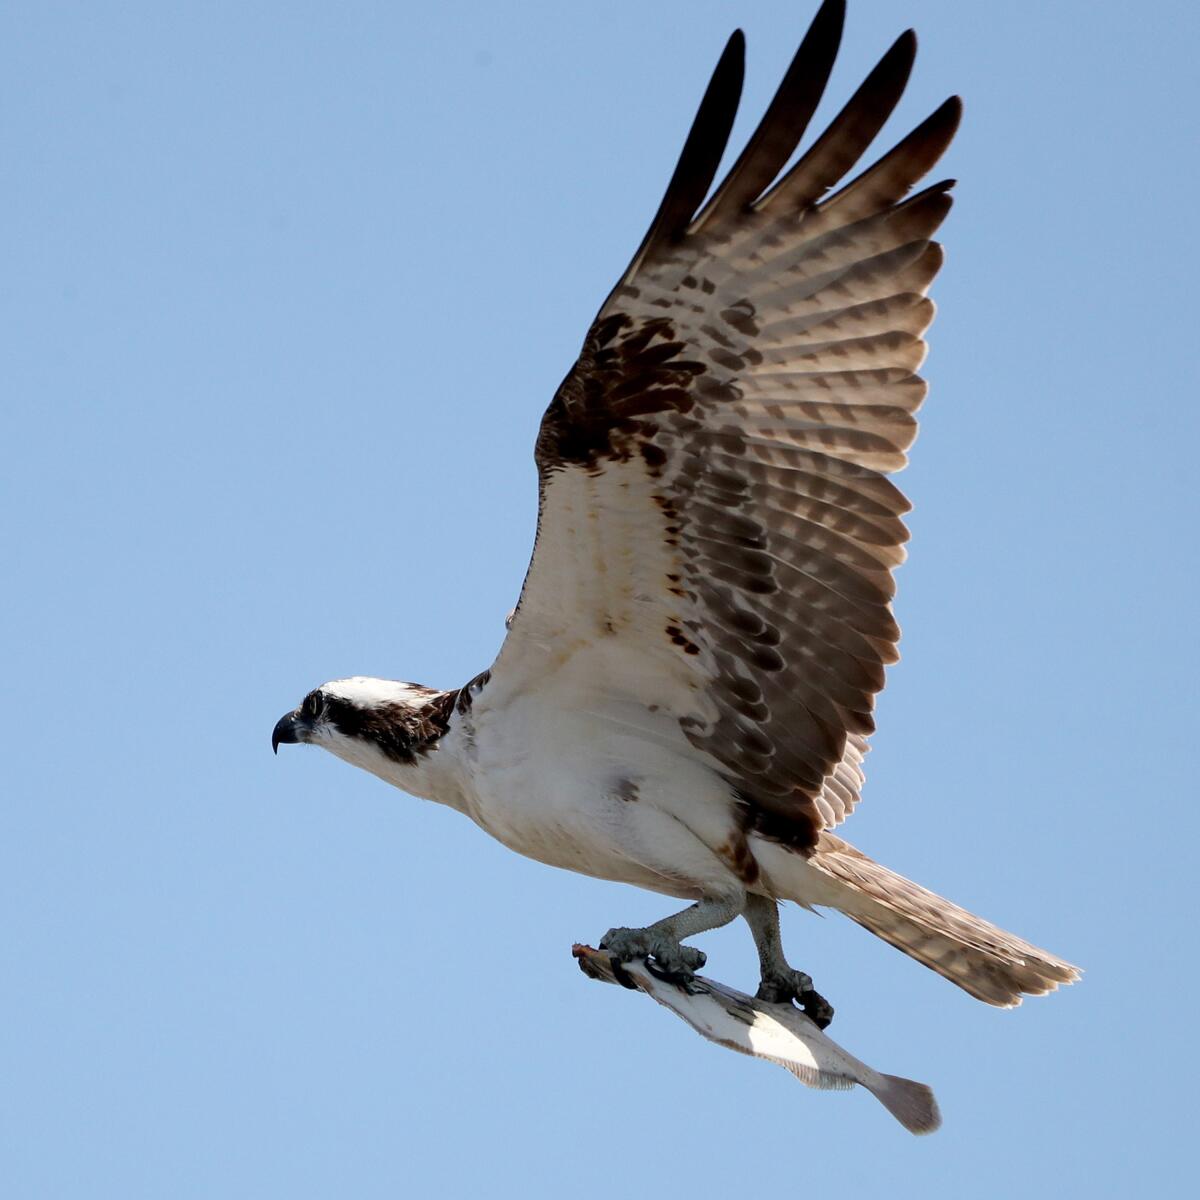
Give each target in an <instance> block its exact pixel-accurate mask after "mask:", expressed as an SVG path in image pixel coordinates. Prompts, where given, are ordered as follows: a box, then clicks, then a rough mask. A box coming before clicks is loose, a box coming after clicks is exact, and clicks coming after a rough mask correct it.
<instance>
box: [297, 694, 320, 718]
mask: <svg viewBox="0 0 1200 1200" xmlns="http://www.w3.org/2000/svg"><path fill="white" fill-rule="evenodd" d="M322 704H323V701H322V697H321V693H320V692H319V691H318V692H309V693H308V695H307V696H305V697H304V703H303V704H302V705H300V715H301V716H303V717H310V718H311V717H316V716H318V715H319V714H320V712H321V708H322Z"/></svg>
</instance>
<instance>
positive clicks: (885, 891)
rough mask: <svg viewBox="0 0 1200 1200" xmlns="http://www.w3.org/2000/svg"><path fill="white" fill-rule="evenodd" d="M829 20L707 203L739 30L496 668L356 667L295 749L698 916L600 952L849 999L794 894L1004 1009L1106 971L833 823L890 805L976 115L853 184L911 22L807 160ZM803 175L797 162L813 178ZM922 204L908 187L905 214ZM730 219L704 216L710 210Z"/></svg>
mask: <svg viewBox="0 0 1200 1200" xmlns="http://www.w3.org/2000/svg"><path fill="white" fill-rule="evenodd" d="M844 15H845V4H844V0H825V3H823V4H822V5H821V8H820V10H819V11H818V13H817V15H816V17H815V19H814V20H813V23H812V26H811V27H810V29H809V31H808V33H807V34H806V36H805V37H804V40H803V42H802V44H801V46H800V48H799V50H798V51H797V52H796V55H795V58H794V59H793V60H792V62H791V65H790V66H789V68H788V70H787V73H786V75H785V76H784V79H783V82H782V83H781V84H780V87H779V90H778V91H777V92H776V94H775V97H774V99H773V100H772V101H771V104H770V106H769V107H768V109H767V111H766V113H765V115H764V116H763V118H762V121H761V122H760V123H759V125H758V128H757V129H756V130H755V131H754V133H753V134H752V135H751V137H750V139H749V141H748V143H747V144H746V147H745V149H744V150H743V151H742V153H741V155H740V156H739V157H738V159H737V161H736V162H735V163H734V165H733V167H732V168H731V169H730V171H729V173H728V175H726V176H725V178H724V179H723V180H722V181H721V182H720V184H719V185H718V186H717V187H716V189H715V190H713V191H712V192H711V194H710V188H711V185H712V183H713V179H714V177H715V175H716V172H717V167H718V164H719V162H720V160H721V156H722V153H723V151H724V149H725V145H726V142H727V140H728V137H729V133H730V129H731V127H732V125H733V120H734V114H735V112H736V110H737V105H738V99H739V95H740V92H741V86H742V75H743V61H744V46H745V41H744V38H743V35H742V33H741V32H740V31H738V32H735V33H734V34H733V36H732V37H731V38H730V39H729V42H728V45H727V46H726V47H725V50H724V53H723V54H722V55H721V58H720V61H719V62H718V64H717V67H716V70H715V71H714V73H713V76H712V80H711V82H710V83H709V85H708V89H707V91H706V92H705V94H704V98H703V100H702V101H701V104H700V108H699V111H698V113H697V115H696V118H695V121H694V122H693V124H692V128H691V131H690V132H689V134H688V137H687V140H686V142H685V144H684V147H683V151H682V154H681V156H680V159H679V162H678V165H677V166H676V168H675V172H674V174H673V175H672V177H671V180H670V183H669V184H668V186H667V191H666V195H665V196H664V197H663V200H662V203H661V204H660V206H659V209H658V212H657V213H656V214H655V216H654V219H653V221H652V222H651V225H650V229H649V231H648V232H647V233H646V236H645V238H644V239H643V241H642V244H641V246H640V247H639V248H638V250H637V252H636V254H634V256H633V260H632V262H630V264H629V266H628V267H627V268H626V270H625V272H624V274H623V275H622V276H621V277H620V280H619V282H618V283H617V285H616V287H615V288H614V289H613V291H612V293H611V295H610V296H609V297H608V299H607V300H606V301H605V302H604V304H603V305H602V306H601V308H600V311H599V313H598V314H597V316H596V318H595V320H594V321H593V323H592V326H591V328H590V329H589V330H588V331H587V335H586V337H585V338H584V341H583V348H582V350H581V351H580V353H579V358H578V360H577V361H576V362H575V364H574V366H572V367H571V369H570V371H569V372H568V373H567V376H566V378H565V379H564V380H563V382H562V384H561V386H560V387H559V389H558V391H557V392H556V393H555V395H554V398H553V400H552V401H551V402H550V406H549V408H548V409H547V410H546V413H545V416H544V417H543V418H542V423H541V427H540V429H539V432H538V436H537V444H536V451H535V457H536V462H537V470H538V490H539V498H540V507H539V512H538V523H537V535H536V539H535V543H534V552H533V559H532V561H531V563H530V565H529V570H528V573H527V574H526V577H525V583H524V586H523V588H522V591H521V596H520V600H519V603H518V604H517V607H516V609H515V611H514V612H513V614H512V615H511V617H510V619H509V622H508V632H507V636H506V637H505V639H504V643H503V645H502V647H501V649H500V653H499V655H498V657H497V658H496V660H495V662H494V663H493V664H492V667H491V669H490V670H487V671H484V672H483V673H482V674H480V675H478V676H476V677H475V678H474V679H473V680H471V681H470V682H469V683H467V684H466V685H465V686H463V687H461V688H457V689H452V690H449V691H442V690H439V689H436V688H429V687H423V686H419V685H417V684H412V683H401V682H396V681H393V680H386V679H370V678H363V677H355V678H350V679H339V680H335V681H333V682H331V683H326V684H323V685H322V686H321V687H318V688H316V689H315V690H313V691H311V692H309V693H308V695H307V696H305V697H304V700H303V702H302V703H301V704H300V706H299V707H298V708H296V709H295V710H294V711H293V712H290V713H288V714H286V715H285V716H284V717H283V718H282V719H281V720H280V721H279V723H278V724H277V725H276V726H275V730H274V734H273V737H272V743H273V745H274V747H275V748H276V750H277V749H278V747H279V745H280V743H294V742H303V743H308V744H310V745H314V746H321V747H323V748H325V749H326V750H329V751H331V752H332V753H333V754H336V755H337V756H338V757H339V758H342V759H345V760H346V761H347V762H349V763H352V764H354V765H355V766H358V767H362V768H364V769H365V770H367V771H370V772H371V773H373V774H375V775H377V776H379V777H380V778H382V779H384V780H386V781H387V782H388V783H391V784H394V785H395V786H396V787H398V788H401V789H403V790H404V791H406V792H409V793H412V794H414V795H416V796H420V797H424V798H426V799H429V800H434V801H437V802H439V803H441V804H446V805H449V806H450V807H451V808H454V809H457V810H458V811H459V812H461V813H464V814H465V815H466V816H468V817H470V818H471V819H472V820H473V821H474V822H475V823H476V824H478V825H479V826H480V827H481V828H483V829H484V830H485V831H486V832H487V833H489V834H491V835H492V836H493V837H495V838H497V839H498V840H499V841H501V842H503V843H504V844H505V845H506V846H508V847H509V848H510V849H512V850H515V851H517V853H519V854H524V855H527V856H528V857H530V858H534V859H537V860H539V861H541V862H544V863H548V864H550V865H551V866H556V867H563V868H566V869H567V870H571V871H578V872H581V873H583V874H585V875H592V876H596V877H598V878H601V879H608V880H614V881H618V882H622V883H629V884H633V885H635V886H638V887H642V888H648V889H650V890H651V891H655V892H661V893H663V894H664V895H666V896H671V897H676V898H678V899H680V900H686V901H689V902H690V903H689V904H688V906H687V907H686V908H684V909H683V910H682V911H681V912H676V913H674V914H673V915H670V916H667V917H664V918H663V919H662V920H660V921H657V922H655V923H654V924H652V925H649V926H647V927H645V928H641V929H633V928H623V927H622V928H615V929H611V930H609V931H608V933H607V934H606V935H605V936H604V938H603V939H602V940H601V943H600V944H601V946H602V947H603V948H605V949H608V950H609V951H611V952H612V953H613V954H614V955H616V956H617V957H618V959H623V960H630V959H634V958H637V959H641V958H646V957H651V958H652V959H653V960H654V961H655V965H656V969H657V970H659V971H660V972H665V973H668V974H669V975H670V976H672V977H675V978H679V979H685V980H686V979H687V978H688V976H689V975H690V974H691V973H692V972H694V971H695V970H696V969H698V968H699V967H700V966H702V965H703V963H704V957H705V956H704V954H703V953H702V952H701V951H699V950H698V949H696V948H695V947H693V946H689V945H686V944H684V943H685V940H686V939H688V938H691V937H693V936H695V935H696V934H700V933H703V932H704V931H706V930H710V929H715V928H717V927H719V926H722V925H725V924H727V923H728V922H730V921H733V920H734V919H735V918H737V917H742V918H744V919H745V921H746V923H747V924H748V925H749V927H750V931H751V933H752V934H753V936H754V940H755V943H756V945H757V948H758V954H759V959H760V963H761V970H762V980H761V984H760V987H759V991H758V996H759V998H760V999H763V1000H767V1001H771V1002H777V1003H790V1002H792V1001H796V1002H797V1003H798V1004H799V1005H800V1006H801V1007H802V1008H803V1009H804V1011H805V1012H806V1013H807V1014H808V1015H809V1016H811V1017H812V1018H813V1019H814V1020H815V1021H817V1023H818V1024H820V1025H822V1026H824V1025H826V1024H828V1022H829V1019H830V1018H831V1016H832V1012H833V1010H832V1008H831V1007H830V1006H829V1004H828V1003H827V1002H826V1001H825V1000H824V999H823V998H822V997H821V996H820V995H819V993H817V992H816V991H815V990H814V988H813V983H812V980H811V979H810V977H809V976H808V975H807V974H805V973H804V972H803V971H800V970H796V969H794V968H793V967H792V966H791V965H790V964H789V963H788V961H787V959H786V958H785V956H784V952H783V947H782V944H781V941H780V930H779V914H778V904H779V901H781V900H791V901H795V902H797V903H799V904H802V905H804V906H806V907H814V906H823V907H828V908H834V909H837V910H839V911H840V912H843V913H845V914H846V915H847V916H848V917H850V919H851V920H853V921H856V922H857V923H858V924H860V925H862V926H865V927H866V928H867V929H869V930H870V931H871V932H872V933H874V934H876V935H878V936H879V937H881V938H883V939H884V940H885V941H887V942H890V943H891V944H892V945H893V946H896V947H898V948H899V949H900V950H903V951H904V953H906V954H908V955H910V956H911V957H913V958H915V959H916V960H917V961H918V962H921V963H924V964H925V966H927V967H930V968H932V969H933V970H934V971H937V972H938V973H939V974H940V975H943V976H945V977H946V978H947V979H949V980H950V981H951V982H952V983H956V984H957V985H958V986H959V987H961V988H963V989H965V990H966V991H967V992H969V993H970V994H971V995H972V996H976V997H978V998H979V999H980V1000H984V1001H986V1002H988V1003H989V1004H996V1005H1001V1006H1006V1007H1007V1006H1012V1005H1015V1004H1018V1003H1020V999H1021V996H1022V995H1023V994H1033V995H1038V994H1042V993H1045V992H1049V991H1052V990H1053V989H1054V988H1055V987H1057V986H1058V985H1059V984H1063V983H1070V982H1072V981H1073V980H1075V979H1076V978H1078V976H1079V971H1078V969H1077V968H1075V967H1073V966H1071V965H1070V964H1069V963H1067V962H1064V961H1063V960H1062V959H1060V958H1057V957H1055V956H1054V955H1052V954H1050V953H1048V952H1047V951H1045V950H1040V949H1038V948H1037V947H1036V946H1033V945H1031V944H1030V943H1028V942H1026V941H1024V940H1022V939H1021V938H1018V937H1016V936H1014V935H1012V934H1009V933H1006V932H1005V931H1004V930H1002V929H999V928H998V927H996V926H995V925H992V924H990V923H989V922H987V921H985V920H983V919H981V918H979V917H976V916H974V915H973V914H972V913H969V912H967V911H966V910H964V909H962V908H959V907H958V906H956V905H954V904H951V903H950V902H949V901H947V900H944V899H942V898H941V897H940V896H937V895H935V894H934V893H932V892H930V891H927V890H926V889H925V888H922V887H920V886H918V885H917V884H915V883H912V882H911V881H909V880H907V879H905V878H903V877H902V876H900V875H898V874H896V873H895V872H893V871H890V870H888V869H887V868H886V867H884V866H881V865H880V864H879V863H877V862H874V861H873V860H872V859H870V858H868V857H867V856H866V855H865V854H863V853H861V852H860V851H859V850H856V849H855V848H854V847H853V846H851V845H850V844H849V843H848V842H846V841H844V840H843V839H842V838H840V837H838V836H837V835H836V834H834V833H833V830H834V829H835V828H836V827H837V826H838V825H839V824H840V823H841V822H842V821H843V820H844V818H845V817H846V816H847V815H848V814H849V813H850V812H851V811H852V810H853V808H854V807H855V805H856V804H857V803H858V800H859V793H860V791H861V789H862V785H863V779H864V776H863V760H864V757H865V755H866V753H867V748H868V747H867V738H868V737H869V735H870V734H871V732H872V730H873V729H874V722H873V719H872V709H873V707H874V700H875V695H876V693H877V692H879V691H880V689H881V688H882V687H883V683H884V669H885V667H886V666H887V665H888V664H889V663H891V662H894V661H895V660H896V658H897V654H896V643H897V641H898V638H899V628H898V626H897V624H896V621H895V619H894V618H893V615H892V608H891V599H892V595H893V592H894V582H893V571H894V569H895V568H896V567H897V566H898V565H899V564H900V562H901V561H902V560H903V558H904V553H905V552H904V543H905V540H906V538H907V530H906V529H905V526H904V524H903V521H902V516H903V514H904V513H905V512H906V511H907V509H908V507H909V506H908V504H907V502H906V501H905V499H904V496H903V495H902V494H901V493H900V491H899V490H898V489H897V488H896V486H895V485H894V484H893V483H892V482H891V480H890V478H889V476H890V475H891V474H892V473H894V472H896V471H898V470H899V469H900V468H901V467H903V466H904V464H905V461H906V456H905V451H906V450H907V448H908V447H909V446H910V445H911V443H912V441H913V438H914V436H915V434H916V420H915V417H914V413H915V412H916V410H917V408H918V406H919V405H920V403H921V401H922V399H923V398H924V395H925V383H924V382H923V380H922V379H921V378H920V376H919V375H917V373H916V372H917V369H918V367H919V366H920V364H921V362H922V360H923V359H924V357H925V342H924V340H923V338H922V334H923V332H924V331H925V329H926V328H927V327H928V326H929V324H930V321H931V320H932V318H933V311H934V309H933V304H932V303H931V302H930V301H929V300H928V299H927V298H926V296H925V293H926V291H927V289H928V287H929V285H930V283H931V281H932V280H933V278H934V276H935V275H936V274H937V271H938V268H939V267H940V265H941V262H942V251H941V248H940V246H939V245H938V243H937V242H935V241H933V240H932V239H933V235H934V233H935V231H936V230H937V228H938V226H939V225H940V224H941V222H942V220H943V218H944V217H945V216H946V213H947V211H948V210H949V208H950V194H949V193H950V189H951V186H952V182H953V181H952V180H942V181H940V182H937V183H933V184H931V185H927V186H925V187H924V188H923V190H920V191H917V192H915V193H912V189H913V186H914V185H915V184H916V183H917V181H918V180H920V179H922V177H924V176H925V175H926V174H927V173H928V172H929V171H930V170H931V169H932V167H933V166H934V164H935V163H936V162H937V161H938V159H939V158H940V157H941V155H942V153H943V151H944V150H945V149H946V147H947V146H948V145H949V143H950V140H951V138H952V137H953V135H954V132H955V129H956V128H957V126H958V121H959V115H960V111H961V105H960V102H959V100H958V99H957V98H956V97H955V98H951V99H950V100H947V101H946V102H945V103H944V104H943V105H942V106H941V107H940V108H938V109H937V110H936V111H935V112H934V113H933V114H932V115H931V116H930V117H928V118H927V119H926V120H925V121H923V122H922V123H921V124H920V125H918V126H917V127H916V128H915V129H914V130H913V131H912V132H911V133H910V134H908V136H907V137H905V138H903V139H902V140H901V141H900V142H899V143H898V144H897V145H896V146H895V147H894V148H893V149H891V150H890V151H888V153H886V154H884V155H883V157H882V158H880V159H879V160H878V161H877V162H875V163H873V164H872V165H871V166H869V167H867V168H866V169H865V170H862V171H861V173H859V174H857V175H855V176H854V177H853V178H850V179H849V180H848V181H847V177H848V176H849V175H850V174H851V172H853V171H854V169H855V166H856V164H857V163H858V161H859V159H860V157H861V156H862V155H863V153H864V152H865V151H866V149H867V147H868V145H869V144H870V143H871V142H872V140H873V139H874V138H875V136H876V134H877V133H878V132H879V130H880V128H881V127H882V125H883V124H884V122H885V121H886V120H887V118H888V116H889V115H890V114H891V112H892V110H893V108H894V107H895V105H896V103H897V101H898V100H899V99H900V95H901V93H902V92H903V90H904V87H905V84H906V82H907V80H908V76H909V72H910V69H911V67H912V63H913V57H914V53H915V49H916V39H915V37H914V35H913V34H912V32H911V31H910V32H907V33H904V34H902V35H901V36H900V37H899V38H898V39H897V41H896V42H895V44H894V45H893V46H892V47H891V49H889V50H888V51H887V53H886V54H885V55H884V56H883V58H882V59H881V60H880V62H879V64H878V65H877V66H876V67H875V69H874V70H873V71H871V73H870V74H869V75H868V76H867V78H866V80H865V81H864V82H863V84H862V86H861V87H859V89H858V90H857V91H856V92H855V93H854V94H853V96H851V97H850V99H849V100H848V101H847V102H846V105H845V107H844V108H843V109H842V110H841V111H840V112H839V113H838V114H837V116H836V117H834V118H833V120H832V122H830V124H829V126H828V127H827V128H826V129H825V130H824V131H823V132H821V133H820V134H818V135H817V136H816V137H814V138H813V139H812V141H811V143H810V144H809V145H808V146H807V148H806V149H804V150H803V152H802V153H801V154H800V156H799V158H798V159H797V161H796V162H795V164H794V165H793V166H791V167H787V164H788V162H789V160H790V159H791V157H792V154H793V151H795V149H796V147H797V146H798V144H799V143H800V141H801V138H802V137H803V135H804V133H805V131H806V128H807V126H808V124H809V122H810V120H811V118H812V116H813V113H814V111H815V109H816V107H817V105H818V102H819V101H820V99H821V97H822V94H823V92H824V89H825V85H826V82H827V80H828V78H829V73H830V70H831V69H832V66H833V62H834V58H835V56H836V53H837V49H838V44H839V42H840V40H841V33H842V25H843V20H844ZM785 168H786V169H785ZM910 193H912V194H910ZM706 197H707V199H706Z"/></svg>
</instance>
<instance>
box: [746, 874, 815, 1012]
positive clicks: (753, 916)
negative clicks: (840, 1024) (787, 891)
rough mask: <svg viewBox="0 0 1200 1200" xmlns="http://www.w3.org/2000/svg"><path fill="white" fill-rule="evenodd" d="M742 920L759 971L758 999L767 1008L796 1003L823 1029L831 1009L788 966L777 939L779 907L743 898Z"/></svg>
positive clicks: (767, 901)
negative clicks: (755, 953)
mask: <svg viewBox="0 0 1200 1200" xmlns="http://www.w3.org/2000/svg"><path fill="white" fill-rule="evenodd" d="M742 916H743V917H745V918H746V924H747V925H749V926H750V932H751V933H753V934H754V944H755V945H756V946H757V947H758V961H759V964H760V966H761V968H762V983H760V984H759V986H758V993H757V997H758V999H759V1000H765V1001H766V1002H767V1003H768V1004H790V1003H791V1002H792V1001H793V1000H796V1001H798V1002H799V1004H800V1007H801V1008H802V1009H804V1012H805V1015H806V1016H807V1017H809V1019H810V1020H811V1021H812V1022H813V1023H814V1024H815V1025H816V1026H817V1028H818V1029H824V1028H825V1027H826V1026H827V1025H828V1024H829V1022H830V1021H832V1020H833V1006H832V1005H831V1004H830V1003H829V1001H828V1000H826V999H825V998H824V997H823V996H822V995H820V993H818V992H816V991H814V990H813V982H812V978H811V976H808V975H806V974H805V973H804V972H803V971H795V970H793V969H792V968H791V967H790V966H788V961H787V959H786V958H785V957H784V955H783V941H782V939H781V938H780V936H779V905H778V904H776V903H775V901H774V900H771V899H768V898H767V897H766V896H747V897H746V907H745V910H744V911H743V913H742Z"/></svg>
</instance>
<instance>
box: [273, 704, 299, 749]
mask: <svg viewBox="0 0 1200 1200" xmlns="http://www.w3.org/2000/svg"><path fill="white" fill-rule="evenodd" d="M307 732H308V722H307V721H305V719H304V718H303V717H302V716H301V715H300V714H299V712H290V713H288V714H287V715H286V716H283V717H280V718H279V720H278V721H277V722H276V724H275V728H274V729H273V730H272V731H271V749H272V750H274V751H275V753H276V754H278V753H279V743H280V742H289V743H295V742H302V741H304V738H303V737H302V736H301V734H304V733H307Z"/></svg>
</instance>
